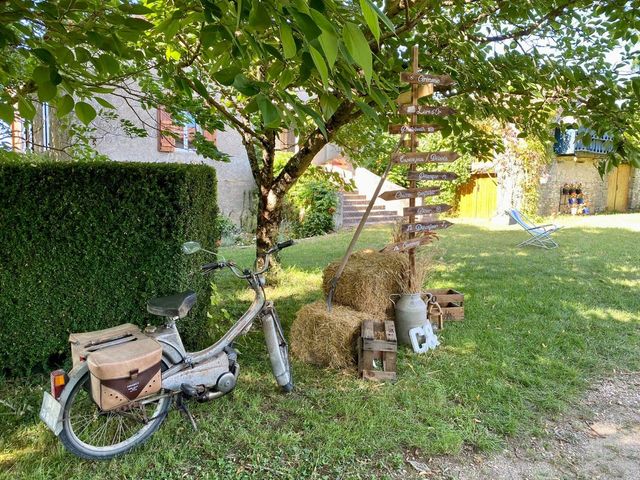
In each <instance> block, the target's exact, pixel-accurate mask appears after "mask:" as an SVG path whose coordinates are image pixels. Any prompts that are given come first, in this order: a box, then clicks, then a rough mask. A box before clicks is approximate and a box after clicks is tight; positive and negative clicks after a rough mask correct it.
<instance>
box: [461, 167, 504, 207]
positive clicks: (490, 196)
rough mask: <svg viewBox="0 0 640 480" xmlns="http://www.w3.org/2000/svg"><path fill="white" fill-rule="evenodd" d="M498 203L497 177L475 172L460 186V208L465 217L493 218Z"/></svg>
mask: <svg viewBox="0 0 640 480" xmlns="http://www.w3.org/2000/svg"><path fill="white" fill-rule="evenodd" d="M497 205H498V187H497V185H496V182H495V179H493V178H491V177H490V176H489V175H486V174H474V175H472V176H471V179H470V180H469V181H468V182H467V183H465V184H464V185H462V186H461V187H460V201H459V202H458V210H459V212H460V216H461V217H463V218H491V217H493V216H494V215H495V213H496V207H497Z"/></svg>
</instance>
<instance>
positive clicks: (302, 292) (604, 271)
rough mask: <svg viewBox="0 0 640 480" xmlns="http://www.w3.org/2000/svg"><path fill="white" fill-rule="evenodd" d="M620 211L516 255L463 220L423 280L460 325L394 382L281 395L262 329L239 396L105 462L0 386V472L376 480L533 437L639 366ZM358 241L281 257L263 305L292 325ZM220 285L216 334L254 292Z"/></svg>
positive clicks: (303, 247) (31, 395)
mask: <svg viewBox="0 0 640 480" xmlns="http://www.w3.org/2000/svg"><path fill="white" fill-rule="evenodd" d="M616 217H618V218H616V219H614V220H615V221H614V220H611V219H610V218H609V217H600V218H603V219H604V220H603V223H604V224H606V225H607V228H597V227H596V226H595V225H593V224H589V225H587V228H581V227H580V226H579V225H578V223H577V222H578V220H579V219H578V220H576V219H568V220H569V223H571V227H570V228H566V229H564V230H562V231H561V232H559V234H558V235H557V239H558V242H559V243H560V248H558V249H556V250H551V251H543V250H536V249H533V248H528V249H517V248H515V247H514V245H516V244H517V243H518V242H519V241H521V240H522V239H523V238H524V235H525V234H524V232H523V231H522V230H521V229H519V228H517V227H515V228H514V227H496V226H492V225H484V224H483V225H480V224H459V225H456V226H455V227H453V228H451V229H449V230H446V231H444V232H443V233H442V235H441V237H442V238H441V240H440V242H439V243H440V246H441V247H442V248H443V249H444V250H445V254H444V259H445V261H446V263H445V264H444V265H442V266H440V267H438V268H437V270H436V273H435V276H434V278H433V279H432V281H431V282H430V283H429V286H430V287H434V288H442V287H454V288H457V289H459V290H461V291H462V292H464V294H465V299H466V300H465V316H466V318H465V320H464V322H461V323H450V324H447V326H446V329H445V330H444V331H443V332H442V333H441V334H440V340H441V343H442V346H441V347H440V348H439V349H437V350H436V351H435V352H429V353H427V354H425V355H415V354H413V353H410V352H409V351H407V350H404V349H403V350H402V351H401V352H400V354H399V359H398V371H399V380H398V382H397V383H396V384H395V385H391V384H372V383H364V382H361V381H359V380H357V379H356V378H355V369H352V370H347V371H333V370H326V369H321V368H316V367H313V366H309V365H305V364H302V363H299V362H294V374H295V379H296V385H297V389H296V391H294V393H292V394H291V395H282V394H280V393H279V391H278V390H277V389H276V387H275V382H274V380H273V378H272V376H271V374H270V370H269V363H268V359H267V354H266V349H265V347H264V345H263V343H262V334H261V333H260V332H259V329H257V331H254V332H252V333H250V334H248V335H247V336H246V337H243V338H241V339H240V340H239V341H238V342H237V347H238V349H239V351H240V352H241V355H240V362H241V365H242V374H241V379H240V382H239V385H238V387H237V389H236V390H235V392H234V393H233V395H231V396H227V397H224V398H222V399H220V400H219V401H217V402H214V403H209V404H195V405H193V406H192V412H193V414H194V415H195V417H196V419H197V421H198V425H199V430H198V431H197V432H192V431H191V430H190V427H189V426H188V424H186V423H185V422H184V420H183V419H182V418H181V417H180V416H179V415H178V414H176V413H172V414H171V415H170V416H169V419H168V421H167V423H166V424H165V425H163V427H162V428H161V429H160V431H159V432H158V433H157V434H156V435H155V436H154V437H153V438H152V440H151V441H150V442H149V443H148V444H146V445H145V446H144V447H142V448H141V449H139V450H137V451H135V452H134V453H131V454H130V455H127V456H125V457H122V458H120V459H117V460H114V461H111V462H108V463H99V464H96V463H91V462H82V461H79V460H77V459H75V458H74V457H72V456H70V455H69V454H67V453H65V452H64V451H63V450H62V449H61V447H60V445H59V442H57V441H56V440H55V439H54V438H53V436H52V435H51V434H49V433H48V432H47V431H46V430H45V428H44V427H43V426H42V425H40V424H39V422H38V420H37V410H38V407H39V402H40V398H41V390H38V389H34V388H33V383H31V384H30V383H29V382H28V381H18V382H15V381H11V382H10V381H7V380H5V381H3V382H2V383H0V398H1V399H2V400H3V401H6V403H7V404H9V405H11V408H9V407H7V406H6V405H4V404H3V403H2V402H0V422H3V423H4V425H2V427H3V428H1V429H0V455H2V457H0V458H2V459H3V460H4V461H3V463H1V464H0V465H2V467H0V476H2V475H6V477H7V478H16V477H24V478H38V477H40V478H109V479H111V478H134V477H135V478H163V479H165V478H196V477H209V478H256V479H262V478H292V479H298V478H322V477H323V476H326V477H328V478H336V477H338V476H340V477H342V478H372V477H373V478H381V477H384V476H385V475H388V474H389V472H392V471H396V470H397V469H399V468H403V458H405V455H406V454H407V452H415V451H417V452H420V453H422V454H424V455H426V456H428V455H433V454H438V453H455V452H458V451H460V449H461V448H462V447H463V446H464V445H468V446H470V447H471V448H474V449H477V450H492V449H496V448H499V447H500V446H501V445H502V444H503V442H504V438H505V436H507V435H529V434H541V430H540V425H541V419H542V418H544V416H545V415H550V414H554V413H556V412H559V411H562V409H563V408H565V407H566V405H567V402H569V401H571V400H572V399H574V398H576V396H577V395H579V394H580V393H581V392H582V391H584V389H585V388H586V387H587V386H588V384H589V382H590V381H592V380H593V379H594V378H596V377H598V376H602V375H606V374H607V373H608V372H610V371H612V370H614V369H616V370H620V369H633V370H636V369H638V368H640V323H639V322H640V296H639V295H638V294H637V292H638V289H639V288H640V269H639V268H638V265H640V249H638V247H637V245H638V232H637V231H636V229H635V227H634V226H633V225H635V223H634V222H638V221H639V220H638V219H640V216H637V215H629V216H616ZM563 220H564V219H560V220H558V222H559V223H562V221H563ZM454 222H455V220H454ZM612 224H613V225H619V226H620V228H611V225H612ZM629 225H631V226H629ZM351 234H352V232H341V233H338V234H333V235H328V236H326V237H319V238H313V239H307V240H303V241H300V242H299V243H298V244H297V245H296V246H294V247H292V248H290V249H288V250H286V251H284V252H283V253H282V257H281V262H282V266H283V272H281V274H280V275H279V276H278V283H277V285H276V286H272V287H268V289H267V296H268V298H270V299H271V300H273V301H274V303H275V305H276V308H277V309H278V312H279V313H280V316H281V318H282V320H283V323H284V325H285V329H286V330H288V329H289V328H290V325H291V322H292V321H293V319H294V318H295V315H296V312H297V311H298V309H299V308H300V307H301V306H302V305H304V304H306V303H309V302H312V301H314V300H317V299H319V298H321V296H322V293H321V279H322V269H323V268H324V267H325V266H326V265H327V263H329V262H330V261H333V260H336V259H338V258H340V256H341V255H342V253H343V252H344V250H345V248H346V245H347V244H348V242H349V240H350V238H351ZM388 238H389V230H388V229H387V228H373V229H367V231H365V232H364V234H363V237H362V240H361V241H360V245H359V246H360V247H362V248H364V247H374V248H379V247H382V246H384V245H385V243H386V242H387V241H388ZM222 254H224V255H225V256H226V257H227V258H229V259H234V260H236V261H237V262H238V263H239V264H241V265H245V266H249V265H250V264H251V262H252V259H253V249H251V248H225V249H222ZM215 283H216V286H217V288H218V290H219V292H220V298H219V299H218V301H217V303H216V305H213V306H212V308H211V314H212V317H213V318H212V323H214V324H215V328H214V330H216V331H222V330H224V328H226V327H228V325H229V319H228V318H227V317H226V316H225V315H223V314H222V310H223V309H225V310H226V311H227V312H229V313H230V314H232V315H236V316H237V315H240V314H241V313H242V312H243V308H246V306H247V304H248V303H249V302H250V301H251V298H252V297H251V292H249V291H248V290H247V289H246V288H245V286H244V285H243V284H242V283H240V282H238V281H237V280H236V279H234V278H233V277H231V276H230V275H229V274H227V273H225V274H221V275H218V276H217V277H216V278H215ZM315 340H316V341H317V342H322V341H323V339H321V338H318V339H315ZM31 382H35V384H36V385H38V386H45V385H46V384H47V379H46V378H44V377H38V378H34V379H31Z"/></svg>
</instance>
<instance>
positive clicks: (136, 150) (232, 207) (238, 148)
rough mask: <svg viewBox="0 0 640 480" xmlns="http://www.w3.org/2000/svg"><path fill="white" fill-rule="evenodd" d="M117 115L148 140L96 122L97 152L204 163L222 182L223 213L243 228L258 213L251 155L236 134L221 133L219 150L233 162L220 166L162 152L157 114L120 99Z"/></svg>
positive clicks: (112, 124)
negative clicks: (252, 215)
mask: <svg viewBox="0 0 640 480" xmlns="http://www.w3.org/2000/svg"><path fill="white" fill-rule="evenodd" d="M108 100H109V102H111V103H112V104H113V105H114V106H115V107H116V110H117V114H118V115H119V116H120V117H121V118H124V119H127V120H129V121H131V122H133V123H134V124H135V125H136V126H138V127H142V128H144V129H145V130H146V131H147V134H148V136H147V137H129V136H128V135H127V134H126V133H125V132H124V131H123V130H122V128H120V126H119V123H118V122H116V121H114V120H105V119H101V120H96V122H95V124H96V128H97V130H96V134H95V135H96V137H97V141H96V145H95V146H96V149H97V150H98V152H100V153H102V154H105V155H107V156H108V157H109V158H110V159H112V160H115V161H129V162H172V163H204V164H207V165H210V166H212V167H214V168H215V169H216V173H217V178H218V206H219V208H220V212H221V213H222V214H223V215H226V216H228V217H230V218H231V220H233V222H234V223H236V224H238V225H239V224H240V223H241V222H243V223H244V222H246V221H247V219H248V217H249V216H250V214H251V210H255V206H253V205H252V202H253V201H254V196H253V195H251V192H252V191H253V190H255V188H256V185H255V182H254V180H253V175H252V174H251V167H250V166H249V161H248V159H247V154H246V152H245V150H244V146H243V145H242V141H241V139H240V135H239V134H238V133H237V132H236V131H235V130H231V129H229V130H225V131H218V132H217V133H216V135H217V139H216V143H217V146H218V149H219V150H220V151H222V152H224V153H226V154H228V155H229V157H230V159H231V161H230V162H218V161H214V160H210V159H206V158H204V157H201V156H200V155H198V154H197V153H196V152H195V151H193V150H182V149H176V150H175V151H173V152H159V151H158V131H157V129H156V125H157V120H156V110H155V109H151V110H148V111H146V110H143V109H142V108H139V109H137V110H136V111H135V112H134V111H133V110H132V109H131V108H129V107H128V106H127V105H126V104H125V103H124V100H122V99H120V98H119V97H115V96H109V98H108Z"/></svg>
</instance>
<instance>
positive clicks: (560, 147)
mask: <svg viewBox="0 0 640 480" xmlns="http://www.w3.org/2000/svg"><path fill="white" fill-rule="evenodd" d="M585 132H589V133H591V143H589V144H587V145H585V144H584V143H582V140H581V138H582V136H583V135H584V133H585ZM555 138H556V142H555V144H554V145H553V151H554V152H555V153H556V154H557V155H575V154H577V153H594V154H597V155H605V154H607V153H609V152H610V151H611V150H612V149H613V146H612V145H611V137H610V136H609V135H603V136H602V137H596V136H595V135H594V134H593V131H592V130H589V129H587V128H578V129H567V130H565V131H562V130H560V129H559V128H556V131H555Z"/></svg>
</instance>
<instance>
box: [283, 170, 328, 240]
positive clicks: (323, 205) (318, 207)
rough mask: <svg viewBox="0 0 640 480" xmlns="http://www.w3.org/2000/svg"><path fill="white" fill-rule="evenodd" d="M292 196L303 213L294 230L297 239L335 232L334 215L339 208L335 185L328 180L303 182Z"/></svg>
mask: <svg viewBox="0 0 640 480" xmlns="http://www.w3.org/2000/svg"><path fill="white" fill-rule="evenodd" d="M291 194H292V198H293V201H294V203H295V204H296V205H297V206H298V207H299V208H300V210H301V211H302V219H301V220H300V222H299V224H298V225H296V227H295V228H294V233H296V236H297V237H302V238H304V237H313V236H315V235H323V234H325V233H327V232H330V231H332V230H333V228H334V224H333V215H334V214H335V212H336V208H337V207H338V194H337V191H336V187H335V185H333V184H332V183H331V182H330V181H328V180H326V179H312V180H308V181H305V180H302V181H300V182H298V183H297V184H296V185H295V186H294V188H293V191H292V192H291Z"/></svg>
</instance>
